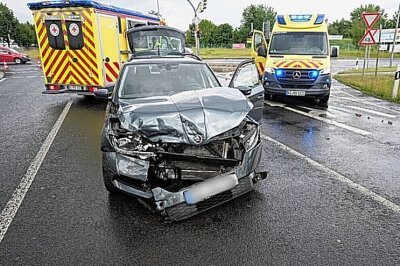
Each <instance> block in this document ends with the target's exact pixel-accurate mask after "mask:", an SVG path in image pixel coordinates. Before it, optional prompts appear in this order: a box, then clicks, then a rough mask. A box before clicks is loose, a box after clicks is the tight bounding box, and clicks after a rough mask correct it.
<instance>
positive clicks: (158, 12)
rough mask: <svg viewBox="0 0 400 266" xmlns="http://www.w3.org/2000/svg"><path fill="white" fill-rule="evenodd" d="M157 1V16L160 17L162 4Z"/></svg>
mask: <svg viewBox="0 0 400 266" xmlns="http://www.w3.org/2000/svg"><path fill="white" fill-rule="evenodd" d="M158 1H159V0H157V14H158V15H160V3H159V2H158Z"/></svg>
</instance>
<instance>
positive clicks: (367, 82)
mask: <svg viewBox="0 0 400 266" xmlns="http://www.w3.org/2000/svg"><path fill="white" fill-rule="evenodd" d="M334 78H335V79H336V80H337V81H339V82H340V83H343V84H345V85H347V86H350V87H352V88H354V89H356V90H359V91H362V92H365V93H366V94H369V95H371V96H374V97H378V98H381V99H384V100H388V101H391V102H397V103H400V96H399V95H398V96H397V98H396V99H393V98H392V92H393V83H394V78H393V77H392V76H379V77H375V76H374V75H372V76H364V77H362V76H360V75H336V76H335V77H334Z"/></svg>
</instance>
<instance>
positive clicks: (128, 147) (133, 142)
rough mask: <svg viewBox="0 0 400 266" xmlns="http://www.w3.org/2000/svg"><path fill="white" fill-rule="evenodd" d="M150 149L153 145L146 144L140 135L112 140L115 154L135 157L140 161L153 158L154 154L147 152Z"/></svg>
mask: <svg viewBox="0 0 400 266" xmlns="http://www.w3.org/2000/svg"><path fill="white" fill-rule="evenodd" d="M150 147H154V145H152V144H150V143H146V141H144V140H143V138H142V137H141V136H140V135H134V136H126V137H122V138H115V139H114V148H115V150H116V152H118V153H121V154H125V155H130V156H135V157H137V158H140V159H142V160H145V159H148V158H149V157H153V156H154V153H152V152H147V151H148V149H149V148H150Z"/></svg>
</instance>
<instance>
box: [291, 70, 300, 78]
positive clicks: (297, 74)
mask: <svg viewBox="0 0 400 266" xmlns="http://www.w3.org/2000/svg"><path fill="white" fill-rule="evenodd" d="M292 76H293V79H299V78H301V72H300V71H295V72H293V75H292Z"/></svg>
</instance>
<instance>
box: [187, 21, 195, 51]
mask: <svg viewBox="0 0 400 266" xmlns="http://www.w3.org/2000/svg"><path fill="white" fill-rule="evenodd" d="M195 29H196V25H194V23H192V24H190V25H189V29H188V30H187V31H186V33H185V39H186V40H185V43H186V46H187V47H193V46H195V44H196V40H195V39H194V38H193V36H194V30H195Z"/></svg>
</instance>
